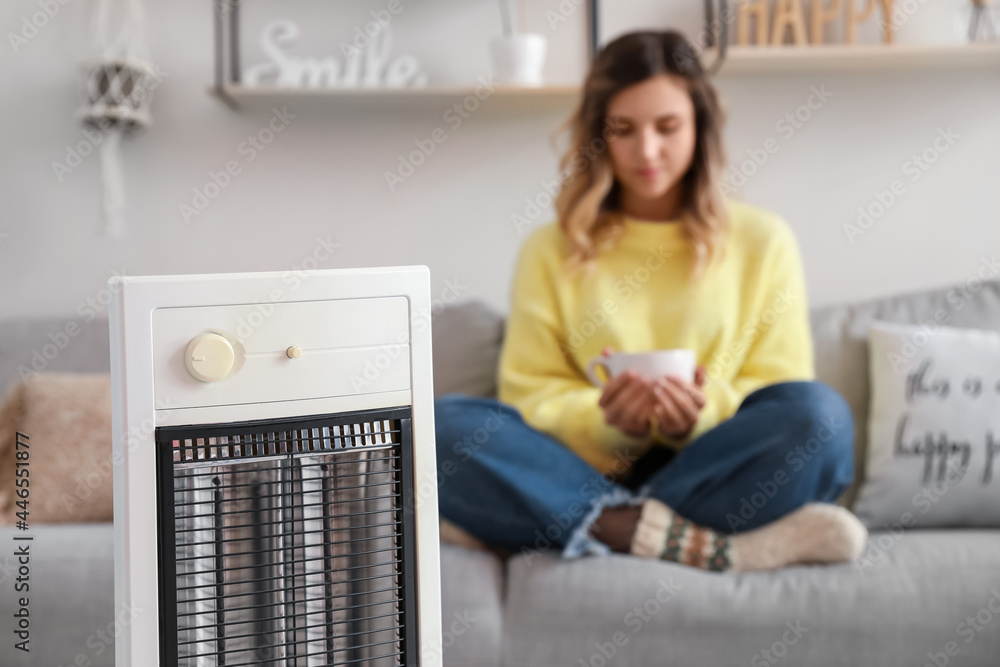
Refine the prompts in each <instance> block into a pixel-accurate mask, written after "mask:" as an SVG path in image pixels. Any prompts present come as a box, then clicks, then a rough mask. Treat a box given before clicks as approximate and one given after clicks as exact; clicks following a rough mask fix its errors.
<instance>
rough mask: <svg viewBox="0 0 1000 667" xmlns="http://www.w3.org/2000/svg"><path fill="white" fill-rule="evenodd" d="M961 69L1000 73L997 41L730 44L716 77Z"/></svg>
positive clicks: (999, 54)
mask: <svg viewBox="0 0 1000 667" xmlns="http://www.w3.org/2000/svg"><path fill="white" fill-rule="evenodd" d="M963 67H965V68H997V69H1000V43H998V44H954V45H952V44H942V45H933V44H930V45H913V44H892V45H882V44H874V45H860V46H859V45H854V46H848V45H844V44H829V45H823V46H730V47H729V49H728V53H727V55H726V59H725V60H724V61H723V63H722V67H721V68H720V69H719V74H720V75H721V74H756V73H764V72H813V71H838V70H839V71H850V70H862V71H863V70H872V71H875V70H892V69H896V70H904V69H911V70H921V69H941V68H952V69H954V68H963Z"/></svg>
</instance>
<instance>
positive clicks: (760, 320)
mask: <svg viewBox="0 0 1000 667" xmlns="http://www.w3.org/2000/svg"><path fill="white" fill-rule="evenodd" d="M728 207H729V212H730V220H731V233H730V235H729V237H728V239H727V250H726V254H725V257H724V258H723V260H722V261H721V262H719V263H717V264H713V265H712V267H711V269H710V271H709V272H708V273H707V274H706V275H705V276H704V277H703V278H702V281H701V282H700V283H698V284H692V283H691V281H690V280H689V279H688V277H687V272H688V270H689V268H690V264H691V262H692V257H691V253H690V249H691V247H690V244H689V242H688V241H687V240H686V239H685V238H684V236H683V233H682V232H683V229H682V227H681V226H680V224H678V223H677V222H649V221H641V220H637V219H634V218H631V217H626V218H625V233H624V234H623V235H622V236H621V237H620V238H618V239H617V240H614V241H610V242H607V243H606V244H605V247H603V248H602V249H601V250H600V254H599V256H598V258H597V260H596V265H595V267H594V270H593V272H592V273H590V274H589V275H582V274H580V273H575V274H574V273H571V272H569V271H567V270H566V269H565V266H564V263H563V260H564V258H565V257H566V256H567V254H568V243H567V241H566V238H565V236H564V234H563V232H562V230H560V228H559V225H558V223H557V222H550V223H548V224H546V225H544V226H542V227H540V228H537V229H535V230H534V231H532V232H531V234H530V235H529V236H528V238H527V239H526V240H525V242H524V244H523V246H522V248H521V251H520V254H519V257H518V260H517V265H516V268H515V274H514V280H513V286H512V289H511V308H510V314H509V316H508V319H507V326H506V333H505V337H504V342H503V349H502V351H501V354H500V361H499V368H498V374H499V387H498V398H499V400H500V401H502V402H504V403H506V404H509V405H512V406H513V407H515V408H517V409H518V411H519V412H520V413H521V415H522V416H523V417H524V420H525V421H526V422H527V423H528V424H529V425H530V426H532V427H533V428H535V429H537V430H539V431H542V432H544V433H546V434H548V435H550V436H552V437H553V438H555V439H556V440H559V441H560V442H562V443H563V444H565V445H566V446H567V447H569V448H570V449H572V450H573V451H575V452H576V453H577V454H579V455H580V456H581V457H582V458H583V459H584V460H586V461H587V462H588V463H590V464H591V465H592V466H594V467H595V468H597V469H598V470H600V471H601V472H609V471H612V470H613V471H616V472H623V471H624V469H625V468H627V466H628V465H629V464H630V462H631V461H633V460H634V459H635V457H636V456H638V455H639V454H641V453H642V451H645V449H647V448H648V447H649V446H651V445H652V444H653V442H654V440H653V438H652V436H648V437H643V438H636V437H633V436H629V435H627V434H625V433H623V432H622V431H620V430H619V429H617V428H616V427H613V426H610V425H608V424H607V423H605V421H604V412H603V410H602V409H601V408H600V406H599V405H598V403H597V402H598V399H599V398H600V396H601V389H599V388H597V387H594V386H592V385H591V384H590V383H589V381H588V380H587V378H586V375H585V373H584V369H585V368H586V366H587V362H588V361H589V360H590V359H591V358H592V357H595V356H597V355H600V353H601V349H602V348H603V347H604V346H606V345H611V346H612V347H614V349H615V350H616V351H622V352H640V351H649V350H657V349H665V348H692V349H694V350H695V352H696V356H697V359H698V363H699V364H702V365H704V366H705V368H706V369H707V371H708V381H707V383H706V386H705V388H704V391H705V394H706V405H705V407H704V408H703V409H702V411H701V413H700V415H699V418H698V421H697V423H696V424H695V426H694V428H693V429H692V430H691V432H690V433H689V434H688V436H687V437H686V438H683V439H679V440H675V439H669V438H662V437H661V438H659V439H658V440H659V442H661V443H664V444H667V445H670V446H674V447H683V446H684V445H686V444H687V443H688V442H690V441H691V440H693V439H694V438H697V437H698V436H699V435H701V434H702V433H704V432H705V431H707V430H708V429H710V428H712V427H714V426H715V425H717V424H718V423H719V422H720V421H722V420H724V419H727V418H729V417H731V416H732V415H733V414H734V413H735V412H736V409H737V408H738V407H739V406H740V403H741V402H742V401H743V399H744V398H745V397H746V396H747V395H748V394H750V393H751V392H753V391H754V390H756V389H759V388H760V387H763V386H766V385H769V384H773V383H776V382H782V381H789V380H813V379H815V371H814V362H813V343H812V336H811V331H810V328H809V310H808V306H807V295H806V289H805V277H804V273H803V269H802V263H801V259H800V255H799V249H798V244H797V242H796V239H795V236H794V234H793V232H792V231H791V229H790V228H789V226H788V225H787V223H785V221H784V220H782V219H781V218H779V217H778V216H776V215H775V214H773V213H771V212H768V211H765V210H763V209H760V208H756V207H753V206H750V205H747V204H742V203H737V202H729V203H728ZM734 446H738V443H734Z"/></svg>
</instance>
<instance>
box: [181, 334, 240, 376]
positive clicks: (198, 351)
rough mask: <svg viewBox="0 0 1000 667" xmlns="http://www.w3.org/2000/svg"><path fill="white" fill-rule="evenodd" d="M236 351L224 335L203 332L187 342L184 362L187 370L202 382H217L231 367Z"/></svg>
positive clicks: (227, 373)
mask: <svg viewBox="0 0 1000 667" xmlns="http://www.w3.org/2000/svg"><path fill="white" fill-rule="evenodd" d="M235 360H236V353H235V351H234V350H233V346H232V343H230V342H229V340H228V339H227V338H226V337H225V336H220V335H219V334H215V333H203V334H200V335H198V336H195V337H194V338H192V339H191V342H190V343H188V346H187V351H186V352H185V354H184V363H185V365H186V366H187V369H188V372H189V373H190V374H191V375H192V377H194V378H195V379H198V380H201V381H202V382H218V381H219V380H222V379H223V378H225V377H226V376H227V375H229V371H231V370H232V369H233V362H234V361H235Z"/></svg>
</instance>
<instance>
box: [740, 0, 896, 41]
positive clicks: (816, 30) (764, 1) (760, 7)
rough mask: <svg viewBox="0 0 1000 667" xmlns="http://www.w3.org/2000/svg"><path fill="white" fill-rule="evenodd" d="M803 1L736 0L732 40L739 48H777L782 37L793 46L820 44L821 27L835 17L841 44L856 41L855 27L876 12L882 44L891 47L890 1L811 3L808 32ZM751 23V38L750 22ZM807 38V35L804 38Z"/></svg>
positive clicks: (826, 0) (817, 0)
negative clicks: (878, 11) (841, 40)
mask: <svg viewBox="0 0 1000 667" xmlns="http://www.w3.org/2000/svg"><path fill="white" fill-rule="evenodd" d="M806 2H807V0H740V1H738V2H737V3H736V4H737V6H738V7H737V10H736V12H737V13H736V17H737V21H736V40H737V43H738V44H739V45H740V46H750V45H754V46H780V45H782V44H784V43H785V40H786V37H789V36H790V38H791V43H792V44H794V45H796V46H806V45H807V44H814V45H816V44H822V43H823V33H824V29H825V27H826V26H827V25H828V24H830V23H833V22H834V21H836V20H837V19H838V18H839V19H840V20H841V23H842V24H843V34H844V43H845V44H854V43H856V42H857V27H858V26H859V25H860V24H862V23H864V22H865V21H868V20H869V19H871V18H872V16H873V15H874V14H875V10H876V8H878V9H880V11H881V17H880V18H879V19H878V26H879V32H880V33H881V35H882V41H883V42H884V43H886V44H891V43H892V42H893V39H894V30H895V25H896V23H895V22H894V21H893V20H892V17H893V9H894V7H893V5H894V0H811V2H809V5H810V12H809V14H810V17H809V18H810V21H809V23H808V25H809V26H810V28H811V29H810V30H808V31H807V29H806V25H807V22H806V11H805V8H804V5H805V3H806ZM751 20H753V21H754V24H755V30H754V39H753V41H751V38H750V23H751ZM807 35H808V36H807Z"/></svg>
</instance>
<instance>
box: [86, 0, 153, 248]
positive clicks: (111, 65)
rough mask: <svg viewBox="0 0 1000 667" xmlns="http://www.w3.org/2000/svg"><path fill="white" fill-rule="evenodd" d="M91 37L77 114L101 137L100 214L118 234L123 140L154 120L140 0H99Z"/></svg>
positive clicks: (108, 228)
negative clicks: (82, 98)
mask: <svg viewBox="0 0 1000 667" xmlns="http://www.w3.org/2000/svg"><path fill="white" fill-rule="evenodd" d="M116 28H117V29H116ZM91 38H92V40H93V47H92V48H93V51H94V53H95V55H94V56H93V57H92V58H91V59H90V60H89V61H88V62H87V63H86V64H85V65H84V69H85V72H86V75H85V76H86V79H85V97H86V100H85V102H84V104H83V105H82V106H81V107H80V108H79V109H78V110H77V112H76V117H77V119H78V120H80V121H81V122H82V123H83V124H84V125H86V126H87V127H88V128H90V129H91V130H94V132H95V134H94V135H92V136H97V137H99V139H97V140H91V143H96V144H97V151H98V155H99V156H100V161H101V217H102V222H103V228H104V233H105V234H106V235H108V236H116V235H118V234H119V233H120V232H121V229H122V224H123V223H122V217H123V209H124V186H123V178H122V165H121V140H122V137H124V136H128V135H131V134H133V133H135V132H137V131H138V130H140V129H142V128H146V127H149V126H150V125H151V124H152V122H153V118H152V116H151V115H150V112H149V109H150V105H151V102H152V97H153V89H154V88H155V87H156V84H157V83H158V81H159V79H158V77H157V73H156V72H155V70H154V67H153V65H152V64H151V63H150V61H149V54H148V50H147V48H146V45H145V43H144V41H143V40H144V35H143V12H142V5H141V3H140V0H98V2H97V3H95V5H94V7H93V13H92V15H91Z"/></svg>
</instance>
